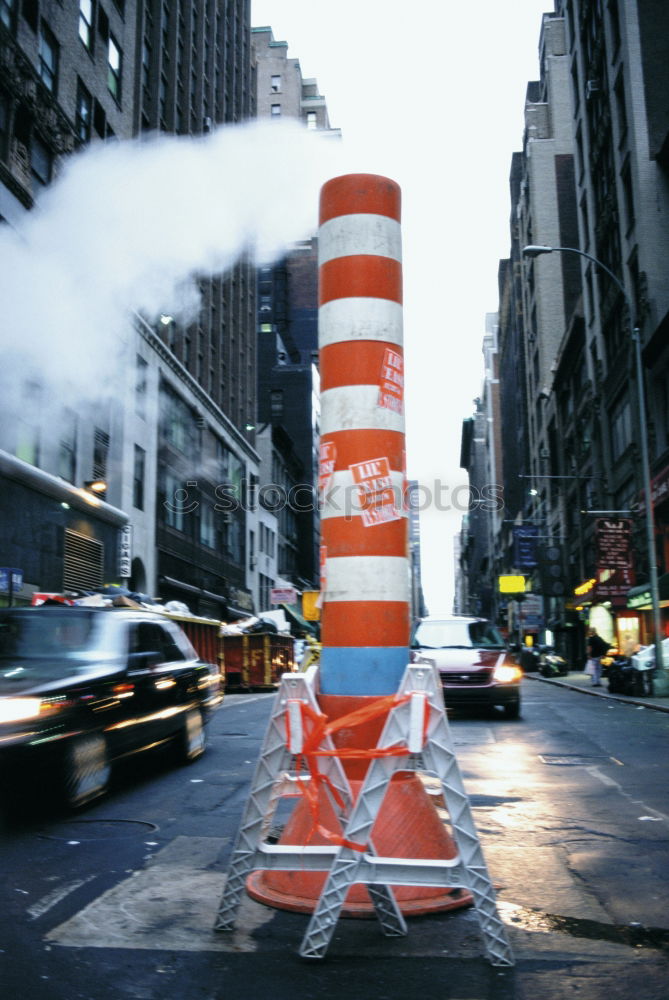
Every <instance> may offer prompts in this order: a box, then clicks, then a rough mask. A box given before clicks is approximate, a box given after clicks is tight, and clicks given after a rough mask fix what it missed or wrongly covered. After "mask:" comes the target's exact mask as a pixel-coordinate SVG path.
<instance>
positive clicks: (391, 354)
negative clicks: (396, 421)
mask: <svg viewBox="0 0 669 1000" xmlns="http://www.w3.org/2000/svg"><path fill="white" fill-rule="evenodd" d="M378 405H379V406H384V407H385V408H386V409H387V410H393V412H394V413H402V412H403V410H404V358H403V357H402V355H401V354H400V353H399V351H393V350H391V348H390V347H387V348H386V350H385V353H384V355H383V364H382V365H381V377H380V379H379V400H378Z"/></svg>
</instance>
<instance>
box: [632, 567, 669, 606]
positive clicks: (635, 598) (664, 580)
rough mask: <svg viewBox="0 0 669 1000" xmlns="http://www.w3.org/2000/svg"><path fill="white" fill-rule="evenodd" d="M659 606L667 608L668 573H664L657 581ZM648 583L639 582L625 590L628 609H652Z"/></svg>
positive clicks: (668, 600) (668, 598)
mask: <svg viewBox="0 0 669 1000" xmlns="http://www.w3.org/2000/svg"><path fill="white" fill-rule="evenodd" d="M657 589H658V591H659V595H660V607H661V608H669V573H664V574H663V575H662V576H661V577H660V579H659V580H658V582H657ZM652 606H653V605H652V602H651V593H650V583H640V584H638V585H637V586H636V587H631V588H630V589H629V590H628V591H627V607H628V610H630V611H650V610H651V609H652Z"/></svg>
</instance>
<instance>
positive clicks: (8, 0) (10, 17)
mask: <svg viewBox="0 0 669 1000" xmlns="http://www.w3.org/2000/svg"><path fill="white" fill-rule="evenodd" d="M16 7H17V0H0V21H2V23H3V24H4V25H5V27H6V28H9V30H10V31H13V30H14V27H15V25H16Z"/></svg>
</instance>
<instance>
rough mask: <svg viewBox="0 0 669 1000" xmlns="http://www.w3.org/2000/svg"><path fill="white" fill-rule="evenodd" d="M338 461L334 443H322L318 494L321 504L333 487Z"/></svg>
mask: <svg viewBox="0 0 669 1000" xmlns="http://www.w3.org/2000/svg"><path fill="white" fill-rule="evenodd" d="M336 461H337V449H336V447H335V444H334V441H321V446H320V450H319V461H318V492H319V495H320V498H321V503H322V502H323V498H324V497H325V494H326V493H327V491H328V490H329V489H330V487H331V486H332V478H333V476H334V470H335V463H336Z"/></svg>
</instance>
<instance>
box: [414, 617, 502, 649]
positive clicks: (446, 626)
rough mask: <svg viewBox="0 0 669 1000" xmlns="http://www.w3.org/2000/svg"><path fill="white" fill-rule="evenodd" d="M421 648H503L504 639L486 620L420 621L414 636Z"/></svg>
mask: <svg viewBox="0 0 669 1000" xmlns="http://www.w3.org/2000/svg"><path fill="white" fill-rule="evenodd" d="M413 644H414V646H419V647H421V648H422V649H504V648H505V647H504V639H503V638H502V636H501V635H500V633H499V632H498V631H497V629H496V628H495V626H494V625H492V624H491V623H490V622H487V621H472V622H468V621H422V622H420V623H419V625H418V627H417V629H416V633H415V636H414V642H413Z"/></svg>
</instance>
